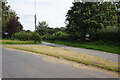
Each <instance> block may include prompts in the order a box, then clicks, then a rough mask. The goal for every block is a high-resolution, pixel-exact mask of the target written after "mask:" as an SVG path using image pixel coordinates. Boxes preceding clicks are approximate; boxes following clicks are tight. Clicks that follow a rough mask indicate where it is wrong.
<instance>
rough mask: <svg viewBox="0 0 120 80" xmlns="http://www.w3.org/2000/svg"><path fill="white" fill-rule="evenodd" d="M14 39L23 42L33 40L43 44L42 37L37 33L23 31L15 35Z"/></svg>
mask: <svg viewBox="0 0 120 80" xmlns="http://www.w3.org/2000/svg"><path fill="white" fill-rule="evenodd" d="M13 39H19V40H21V41H26V40H33V41H35V42H41V36H40V35H39V34H38V33H36V32H25V31H21V32H19V33H16V34H14V35H13Z"/></svg>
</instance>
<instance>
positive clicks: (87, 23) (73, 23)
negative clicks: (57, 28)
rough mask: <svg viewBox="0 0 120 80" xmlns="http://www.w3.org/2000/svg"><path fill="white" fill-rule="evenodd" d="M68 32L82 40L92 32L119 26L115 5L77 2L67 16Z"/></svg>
mask: <svg viewBox="0 0 120 80" xmlns="http://www.w3.org/2000/svg"><path fill="white" fill-rule="evenodd" d="M66 17H67V18H66V24H67V31H68V33H69V34H71V35H76V36H78V38H79V39H80V38H81V39H82V38H83V39H85V35H86V34H87V33H88V32H89V31H90V30H92V31H96V30H98V29H102V28H106V27H107V26H113V25H117V23H118V22H117V18H118V16H117V8H116V6H115V3H113V4H112V3H111V2H103V3H99V2H96V3H92V2H86V3H81V2H75V3H73V6H72V7H71V9H70V10H69V11H68V13H67V15H66Z"/></svg>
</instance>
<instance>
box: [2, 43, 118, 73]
mask: <svg viewBox="0 0 120 80" xmlns="http://www.w3.org/2000/svg"><path fill="white" fill-rule="evenodd" d="M4 47H6V48H14V49H19V50H24V51H30V52H35V53H39V54H45V55H48V56H54V57H57V58H63V59H67V60H71V61H75V62H78V63H82V64H85V65H92V66H96V67H100V68H103V69H107V70H112V71H116V72H119V71H120V69H119V68H118V63H117V62H114V61H110V60H106V59H104V58H99V57H95V56H91V55H87V54H82V53H77V52H74V51H70V50H65V49H62V48H58V47H50V46H40V45H39V46H38V45H36V46H35V45H34V46H33V45H31V46H20V45H9V46H4Z"/></svg>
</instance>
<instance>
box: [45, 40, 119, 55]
mask: <svg viewBox="0 0 120 80" xmlns="http://www.w3.org/2000/svg"><path fill="white" fill-rule="evenodd" d="M45 41H46V42H50V43H56V44H60V45H67V46H72V47H78V48H86V49H93V50H98V51H105V52H111V53H116V54H120V47H118V46H117V44H118V43H116V44H115V43H114V44H113V43H111V44H110V43H104V42H102V41H95V42H80V41H57V40H55V41H52V40H51V41H50V40H45Z"/></svg>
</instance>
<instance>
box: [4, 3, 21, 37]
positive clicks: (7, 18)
mask: <svg viewBox="0 0 120 80" xmlns="http://www.w3.org/2000/svg"><path fill="white" fill-rule="evenodd" d="M18 20H19V17H18V16H17V14H16V13H15V12H14V11H12V10H11V9H10V6H9V5H7V2H2V35H3V38H5V37H11V36H12V35H13V34H14V33H16V32H19V31H20V30H22V28H23V27H22V25H21V23H20V22H19V21H18ZM6 32H8V33H9V35H8V36H5V33H6Z"/></svg>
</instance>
